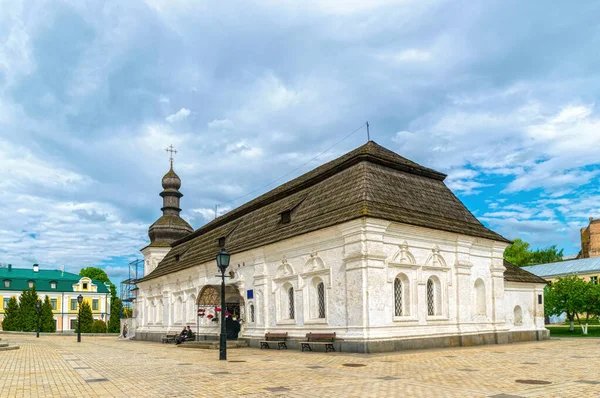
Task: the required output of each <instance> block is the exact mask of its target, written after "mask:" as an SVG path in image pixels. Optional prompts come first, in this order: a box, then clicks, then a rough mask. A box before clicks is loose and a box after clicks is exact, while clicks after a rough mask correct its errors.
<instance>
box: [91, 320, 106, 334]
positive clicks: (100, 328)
mask: <svg viewBox="0 0 600 398" xmlns="http://www.w3.org/2000/svg"><path fill="white" fill-rule="evenodd" d="M92 333H106V322H104V321H102V320H100V319H97V320H95V321H94V323H93V324H92Z"/></svg>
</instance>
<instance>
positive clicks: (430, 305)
mask: <svg viewBox="0 0 600 398" xmlns="http://www.w3.org/2000/svg"><path fill="white" fill-rule="evenodd" d="M441 293H442V292H441V286H440V280H439V279H438V278H437V277H435V276H432V277H430V278H429V279H428V280H427V315H429V316H434V315H441V314H442V299H441Z"/></svg>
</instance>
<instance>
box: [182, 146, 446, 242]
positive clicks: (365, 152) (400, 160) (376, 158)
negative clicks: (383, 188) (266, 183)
mask: <svg viewBox="0 0 600 398" xmlns="http://www.w3.org/2000/svg"><path fill="white" fill-rule="evenodd" d="M363 161H370V162H372V163H379V164H382V165H383V166H387V167H391V168H395V169H398V170H401V171H404V172H407V173H411V174H417V175H421V176H424V177H428V178H433V179H437V180H440V181H443V180H444V179H445V178H446V175H445V174H443V173H440V172H438V171H435V170H433V169H430V168H427V167H424V166H421V165H419V164H418V163H415V162H413V161H412V160H409V159H407V158H404V157H402V156H400V155H398V154H396V153H395V152H393V151H391V150H389V149H387V148H385V147H383V146H381V145H379V144H377V143H376V142H375V141H368V142H367V143H366V144H364V145H361V146H359V147H357V148H355V149H354V150H352V151H350V152H347V153H345V154H344V155H342V156H340V157H338V158H336V159H333V160H331V161H329V162H327V163H325V164H322V165H321V166H319V167H317V168H315V169H313V170H310V171H308V172H306V173H304V174H302V175H300V176H298V177H296V178H294V179H292V180H290V181H288V182H285V183H283V184H281V185H279V186H277V187H275V188H273V189H271V190H270V191H268V192H265V193H264V194H262V195H260V196H258V197H256V198H254V199H252V200H250V201H249V202H246V203H244V204H242V205H240V206H238V207H237V208H235V209H233V210H230V211H229V212H227V213H225V214H223V215H222V216H220V217H217V218H216V219H214V220H212V221H210V222H209V223H207V224H205V225H203V226H202V227H200V228H198V229H197V230H195V231H194V232H192V233H190V234H189V235H187V236H185V237H183V238H181V239H179V240H177V241H175V242H173V243H171V247H175V246H177V245H179V244H182V243H185V242H188V241H190V240H192V239H194V238H196V237H198V236H201V235H202V234H203V233H206V232H208V231H211V230H213V229H215V228H218V227H219V226H222V225H224V224H226V223H228V222H231V221H232V220H234V219H237V218H239V217H242V216H243V215H245V214H248V213H250V212H252V211H254V210H256V209H258V208H261V207H264V206H266V205H268V204H270V203H274V202H277V201H278V200H280V199H282V198H285V197H287V196H289V195H291V194H293V193H296V192H299V191H302V190H304V189H307V188H310V187H311V186H314V185H316V184H318V183H319V182H321V181H324V180H326V179H328V178H330V177H332V176H334V175H336V174H338V173H339V172H341V171H343V170H346V169H348V168H350V167H352V166H354V165H356V164H358V163H360V162H363ZM365 174H366V172H365Z"/></svg>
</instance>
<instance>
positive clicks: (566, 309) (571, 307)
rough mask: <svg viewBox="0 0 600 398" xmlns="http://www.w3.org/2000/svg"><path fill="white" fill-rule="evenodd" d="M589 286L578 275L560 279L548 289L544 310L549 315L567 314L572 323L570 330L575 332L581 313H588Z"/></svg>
mask: <svg viewBox="0 0 600 398" xmlns="http://www.w3.org/2000/svg"><path fill="white" fill-rule="evenodd" d="M588 286H589V284H588V283H587V282H586V281H584V280H583V279H581V278H579V277H577V276H576V275H568V276H565V277H563V278H558V279H557V280H556V281H555V282H552V283H551V284H550V285H549V286H548V288H547V289H546V300H545V307H544V310H545V312H546V314H548V315H560V314H563V313H566V314H567V319H568V320H569V322H570V327H569V330H570V331H573V330H574V329H575V328H574V320H575V317H577V320H578V321H579V324H580V325H581V321H580V318H579V314H580V313H584V312H586V309H587V304H586V299H587V296H588Z"/></svg>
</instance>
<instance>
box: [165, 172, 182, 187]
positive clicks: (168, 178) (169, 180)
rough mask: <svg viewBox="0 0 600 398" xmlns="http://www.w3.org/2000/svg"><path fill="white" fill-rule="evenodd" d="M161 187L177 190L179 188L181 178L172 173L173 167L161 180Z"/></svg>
mask: <svg viewBox="0 0 600 398" xmlns="http://www.w3.org/2000/svg"><path fill="white" fill-rule="evenodd" d="M162 187H163V188H164V189H175V190H179V188H181V178H179V176H178V175H177V173H175V172H174V171H173V166H171V169H170V170H169V171H168V173H167V174H165V175H164V177H163V178H162Z"/></svg>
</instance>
